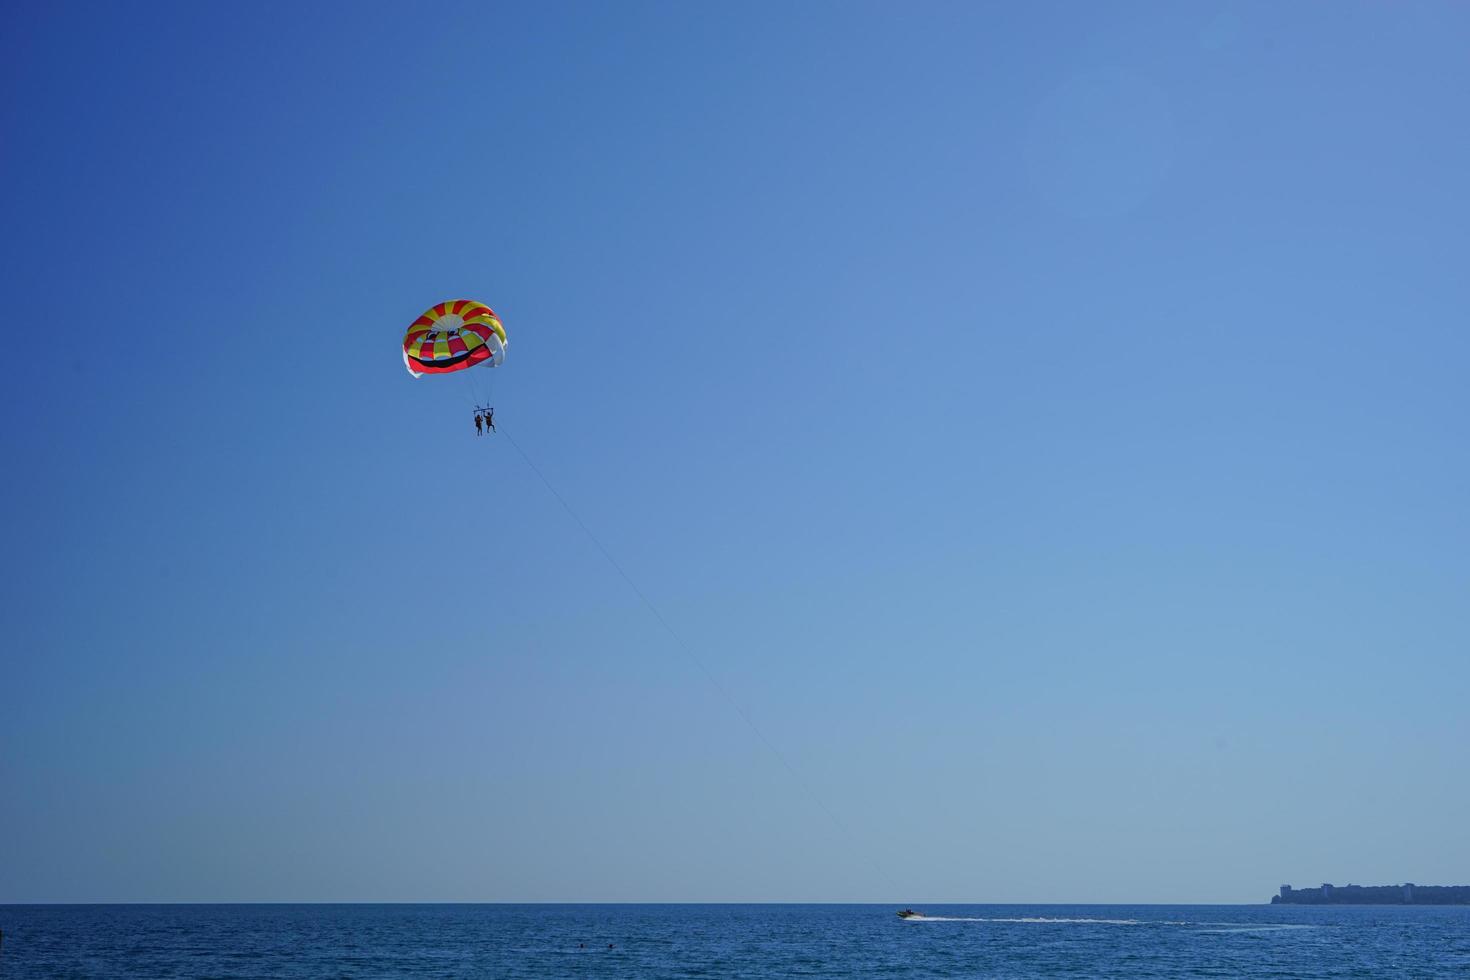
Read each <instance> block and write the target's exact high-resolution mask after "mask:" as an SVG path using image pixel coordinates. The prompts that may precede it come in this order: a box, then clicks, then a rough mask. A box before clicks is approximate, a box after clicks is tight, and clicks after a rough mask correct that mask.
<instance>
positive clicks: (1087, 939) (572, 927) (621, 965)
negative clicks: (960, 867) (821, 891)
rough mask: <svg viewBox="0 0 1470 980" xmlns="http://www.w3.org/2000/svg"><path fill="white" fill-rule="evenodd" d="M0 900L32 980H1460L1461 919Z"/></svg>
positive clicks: (1365, 914)
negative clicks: (905, 916) (916, 915)
mask: <svg viewBox="0 0 1470 980" xmlns="http://www.w3.org/2000/svg"><path fill="white" fill-rule="evenodd" d="M895 911H896V907H894V906H878V905H0V930H3V938H0V980H23V978H32V977H46V978H51V977H107V978H113V977H140V978H149V980H153V978H160V977H219V978H226V977H228V978H246V977H271V978H303V980H324V978H343V977H485V978H496V980H513V978H528V980H532V978H534V980H544V978H564V977H571V978H579V977H608V978H613V977H617V978H630V980H631V978H637V980H653V978H664V977H667V978H684V977H732V978H749V980H767V978H784V977H993V978H1026V977H1118V978H1128V980H1137V978H1143V977H1229V978H1250V977H1263V978H1264V977H1271V978H1308V977H1323V978H1327V977H1331V978H1341V977H1373V978H1380V977H1383V978H1398V977H1426V978H1427V977H1455V978H1460V980H1464V978H1467V977H1470V906H1439V907H1432V906H1419V907H1396V906H1325V907H1314V906H1299V905H1289V906H1281V905H1219V906H1211V905H930V906H924V907H921V908H918V911H921V912H922V913H924V916H925V917H924V918H922V919H914V920H902V919H899V918H898V917H897V916H896V915H895V914H894V913H895Z"/></svg>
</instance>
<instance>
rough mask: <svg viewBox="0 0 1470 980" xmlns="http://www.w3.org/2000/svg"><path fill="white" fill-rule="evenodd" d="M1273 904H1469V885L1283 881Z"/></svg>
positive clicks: (1272, 897)
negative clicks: (1315, 885)
mask: <svg viewBox="0 0 1470 980" xmlns="http://www.w3.org/2000/svg"><path fill="white" fill-rule="evenodd" d="M1271 904H1272V905H1470V885H1415V884H1413V883H1409V884H1404V885H1342V886H1337V885H1322V886H1321V887H1320V888H1300V889H1298V888H1293V887H1291V886H1290V885H1282V886H1281V893H1280V894H1279V895H1272V896H1271Z"/></svg>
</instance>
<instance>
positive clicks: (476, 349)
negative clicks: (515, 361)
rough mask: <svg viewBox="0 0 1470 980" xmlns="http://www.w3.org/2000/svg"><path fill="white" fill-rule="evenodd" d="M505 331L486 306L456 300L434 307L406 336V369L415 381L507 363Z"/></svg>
mask: <svg viewBox="0 0 1470 980" xmlns="http://www.w3.org/2000/svg"><path fill="white" fill-rule="evenodd" d="M509 344H510V342H509V341H508V340H506V338H505V327H504V326H502V325H501V323H500V317H498V316H496V315H495V311H494V310H492V309H490V307H488V306H486V305H485V304H484V303H479V302H476V301H475V300H472V299H452V300H449V301H448V302H445V303H440V304H438V305H437V306H431V307H429V308H428V309H427V310H425V311H424V315H423V316H421V317H419V318H418V319H417V320H415V321H413V323H411V324H409V325H408V332H407V333H405V334H404V335H403V366H404V367H406V368H408V373H409V374H411V375H413V376H414V377H415V378H419V377H423V376H424V375H426V374H447V373H448V372H450V371H463V370H464V369H465V368H467V367H474V366H475V365H476V364H487V362H488V365H487V366H489V367H499V366H500V365H501V364H504V363H505V348H506V347H508V346H509Z"/></svg>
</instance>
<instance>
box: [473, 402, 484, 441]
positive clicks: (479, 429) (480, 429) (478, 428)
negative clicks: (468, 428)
mask: <svg viewBox="0 0 1470 980" xmlns="http://www.w3.org/2000/svg"><path fill="white" fill-rule="evenodd" d="M484 434H485V423H484V421H483V420H482V419H481V418H480V412H479V410H478V409H476V410H475V435H477V436H482V435H484Z"/></svg>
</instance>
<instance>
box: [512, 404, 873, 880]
mask: <svg viewBox="0 0 1470 980" xmlns="http://www.w3.org/2000/svg"><path fill="white" fill-rule="evenodd" d="M500 434H501V435H503V436H505V438H506V441H508V442H509V443H510V444H511V445H512V446H514V447H515V451H516V452H517V453H518V454H519V455H520V457H521V459H522V460H524V461H525V464H526V466H527V467H529V468H530V470H531V472H532V473H535V474H536V477H537V479H539V480H540V481H541V485H542V486H544V487H545V488H546V490H547V492H549V493H550V494H551V495H552V496H553V497H555V498H556V502H557V503H559V504H561V507H562V510H564V511H566V512H567V516H568V517H570V518H571V519H572V521H573V522H574V523H575V524H576V525H577V526H578V527H579V528H581V529H582V533H583V534H585V535H587V540H589V541H591V542H592V544H593V545H594V546H595V547H596V548H597V550H598V551H599V552H601V553H602V557H603V558H605V559H607V563H608V564H609V565H611V566H612V567H613V570H614V571H616V572H617V573H618V575H619V576H620V577H621V578H622V580H623V581H624V582H626V583H627V585H628V588H630V589H632V590H633V594H634V595H636V596H638V598H639V599H640V600H641V601H642V603H643V606H644V608H646V609H647V610H648V611H649V613H650V614H652V616H653V618H654V619H655V620H657V621H658V624H659V625H660V626H662V627H663V628H664V632H666V633H668V634H669V636H670V637H672V638H673V640H674V644H675V645H676V646H677V647H678V648H679V649H680V650H681V651H682V652H683V654H684V656H686V657H688V658H689V659H690V660H691V661H692V662H693V663H694V665H695V666H696V667H698V668H699V671H700V673H702V674H704V676H705V679H706V680H708V681H709V682H710V684H711V685H713V686H714V689H715V690H716V691H719V692H720V696H721V697H723V698H724V699H725V701H726V702H727V703H728V704H729V705H730V707H731V708H734V709H735V713H736V714H738V715H739V716H740V719H741V720H742V721H744V722H745V726H746V727H747V728H749V729H750V730H751V732H752V733H753V734H754V735H755V737H756V738H757V739H758V740H760V742H761V744H763V745H764V746H765V747H766V748H767V749H768V750H770V753H771V754H772V755H773V756H775V757H776V761H778V762H779V763H781V766H782V768H784V769H785V770H786V772H787V773H788V774H789V775H790V776H791V778H792V779H793V780H794V781H795V782H796V784H797V785H798V786H800V787H801V790H802V792H804V793H805V794H806V795H807V798H808V799H810V800H811V801H812V802H813V803H815V804H816V805H817V807H818V809H820V810H821V811H822V812H823V813H825V814H826V815H827V818H828V819H829V820H831V821H832V823H833V824H834V825H836V827H837V829H838V830H839V831H841V832H842V834H843V835H844V836H846V837H847V839H848V840H849V841H850V842H851V843H852V844H854V845H856V849H857V850H858V851H859V853H861V854H863V856H864V857H866V858H867V859H868V863H869V864H871V865H872V866H873V870H874V871H876V872H877V873H878V876H879V877H880V878H882V879H883V880H884V881H885V882H887V883H888V886H889V887H890V888H893V890H894V891H895V892H897V891H898V890H899V889H898V886H897V883H896V882H895V881H894V879H893V877H892V876H891V875H890V874H889V873H888V871H887V870H886V869H885V868H884V867H883V866H882V865H881V864H879V863H878V860H877V859H876V858H875V857H873V855H872V853H871V852H870V851H868V850H867V849H866V848H864V847H863V846H862V843H861V841H860V840H859V838H858V836H857V834H855V833H854V832H853V831H852V828H850V827H849V826H848V825H847V823H846V822H844V821H843V819H842V818H841V817H839V816H838V815H837V814H836V813H835V812H834V811H833V810H832V809H831V808H830V807H829V806H827V804H826V803H824V802H823V801H822V798H821V797H820V796H818V795H817V792H816V790H814V789H813V788H812V786H811V784H810V783H809V782H808V781H807V779H806V777H805V776H803V775H802V774H801V773H800V772H799V771H797V768H796V767H795V766H794V765H792V764H791V761H790V760H789V759H787V758H786V753H784V752H782V751H781V750H780V749H779V748H777V747H776V743H775V742H772V741H771V740H770V739H769V738H767V737H766V733H765V732H763V731H761V730H760V726H758V725H757V724H756V723H755V719H753V718H751V717H750V714H749V713H748V712H746V710H745V709H744V708H742V707H741V706H740V702H739V701H736V700H735V698H734V696H733V695H732V694H731V693H730V692H729V690H727V689H726V687H725V685H723V684H721V683H720V681H719V678H717V677H716V676H715V675H714V672H713V671H711V670H710V669H709V667H708V665H706V664H705V662H704V660H703V658H701V657H700V656H699V654H697V653H695V652H694V648H693V647H691V646H690V645H689V644H688V643H686V642H685V641H684V638H683V637H682V636H680V635H679V633H678V632H677V631H676V630H675V629H674V627H673V626H671V625H669V621H668V620H667V619H665V618H664V614H663V613H661V612H659V610H658V607H657V606H655V605H654V604H653V600H652V599H650V598H648V595H647V594H646V593H645V592H644V591H643V590H642V589H640V588H639V587H638V583H637V582H635V581H633V577H632V576H631V575H629V574H628V573H627V572H626V571H625V570H624V569H623V566H622V565H620V564H618V560H617V559H616V558H614V557H613V556H612V552H610V551H608V550H607V548H606V547H605V546H604V545H603V543H602V541H601V540H599V539H598V537H597V535H595V534H593V533H592V529H591V528H590V527H588V526H587V524H586V522H585V521H583V520H582V518H581V517H579V516H577V512H576V511H574V510H572V505H571V504H569V503H567V500H566V498H565V497H563V496H562V495H561V494H560V493H558V492H557V489H556V487H554V486H552V485H551V481H550V480H548V479H547V478H546V474H545V473H542V472H541V468H540V467H539V466H537V465H536V464H535V463H533V462H531V457H529V456H527V455H526V451H525V450H524V449H522V448H521V444H520V443H518V442H516V441H515V438H514V437H513V436H511V434H510V433H509V432H506V431H505V429H504V428H502V429H501V430H500Z"/></svg>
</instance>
